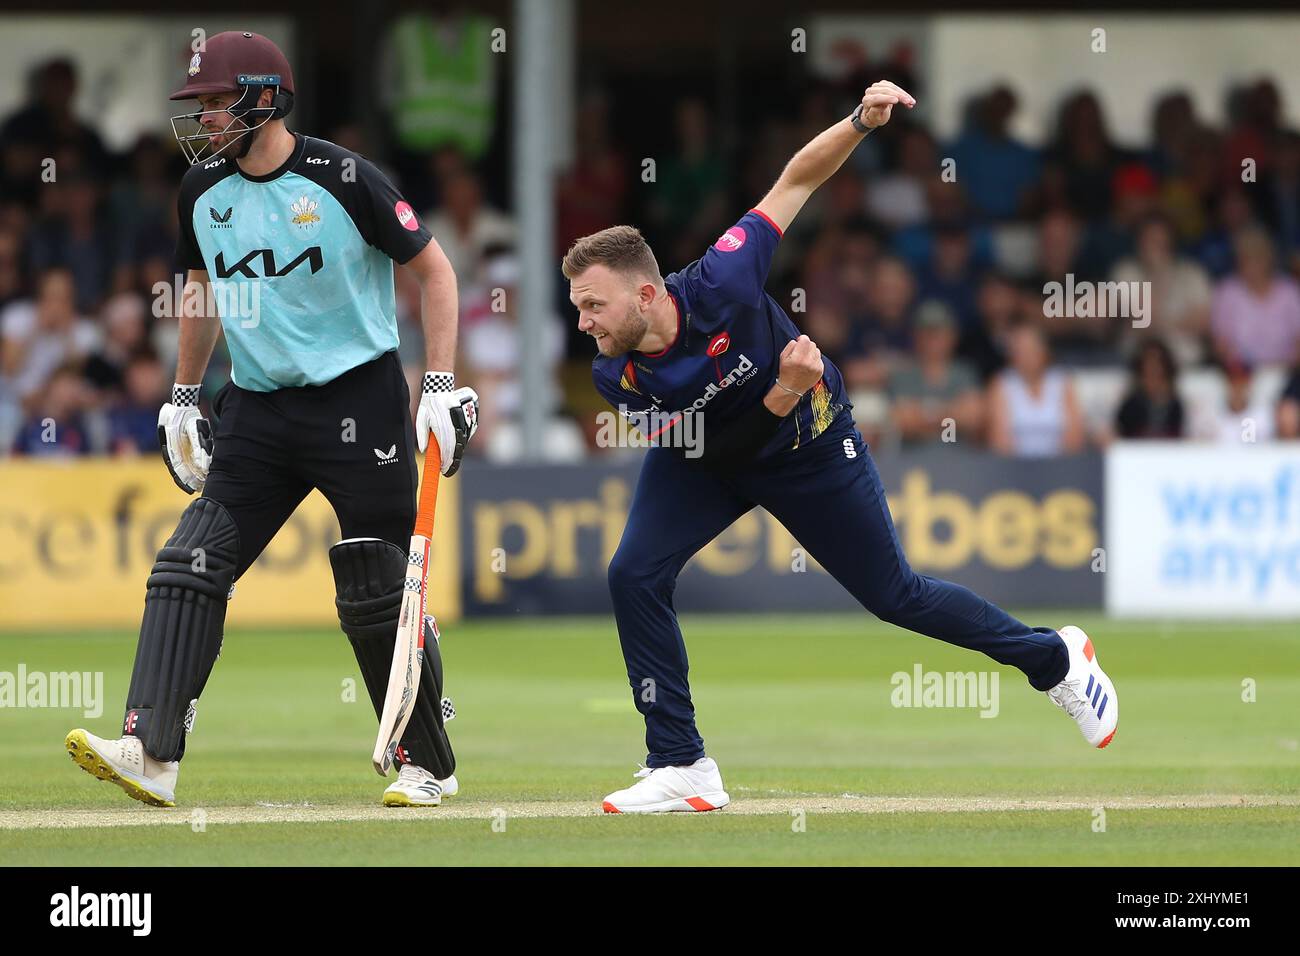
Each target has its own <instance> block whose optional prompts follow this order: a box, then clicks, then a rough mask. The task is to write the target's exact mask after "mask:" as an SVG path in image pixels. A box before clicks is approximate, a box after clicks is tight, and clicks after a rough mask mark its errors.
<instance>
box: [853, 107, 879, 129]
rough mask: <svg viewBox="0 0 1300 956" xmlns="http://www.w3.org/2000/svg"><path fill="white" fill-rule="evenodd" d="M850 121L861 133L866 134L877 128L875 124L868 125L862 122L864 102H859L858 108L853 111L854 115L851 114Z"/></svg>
mask: <svg viewBox="0 0 1300 956" xmlns="http://www.w3.org/2000/svg"><path fill="white" fill-rule="evenodd" d="M849 122H850V123H852V124H853V128H854V129H855V130H857V131H858V132H859V133H862V134H863V135H864V136H865V135H866V134H867V133H870V132H871V131H872V130H873V129H875V127H874V126H867V125H866V124H865V123H863V122H862V104H861V103H859V104H858V108H857V109H855V110H854V111H853V113H852V115H850V116H849Z"/></svg>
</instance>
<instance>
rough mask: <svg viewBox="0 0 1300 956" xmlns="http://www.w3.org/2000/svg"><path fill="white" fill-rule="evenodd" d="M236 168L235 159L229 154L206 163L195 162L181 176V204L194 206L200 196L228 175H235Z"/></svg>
mask: <svg viewBox="0 0 1300 956" xmlns="http://www.w3.org/2000/svg"><path fill="white" fill-rule="evenodd" d="M236 169H237V167H236V166H235V161H234V160H233V159H231V158H229V157H228V156H217V157H216V158H214V159H209V160H208V161H207V162H204V163H195V164H194V165H193V166H191V167H190V168H189V169H187V170H185V175H184V176H182V177H181V187H180V195H179V201H180V204H181V205H182V206H187V207H189V206H193V205H194V204H195V203H196V202H197V201H198V199H199V197H200V196H202V195H203V194H204V193H205V192H207V191H208V190H209V189H211V188H212V187H213V186H215V185H216V184H217V183H219V182H221V180H223V179H225V178H226V177H227V176H230V175H233V174H234V173H235V171H236Z"/></svg>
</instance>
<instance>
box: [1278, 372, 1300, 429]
mask: <svg viewBox="0 0 1300 956" xmlns="http://www.w3.org/2000/svg"><path fill="white" fill-rule="evenodd" d="M1277 437H1278V438H1286V439H1291V440H1294V439H1297V438H1300V364H1297V365H1296V367H1295V368H1294V369H1292V370H1291V379H1290V381H1288V382H1287V383H1286V387H1285V388H1284V389H1282V396H1281V398H1280V399H1279V401H1278V405H1277Z"/></svg>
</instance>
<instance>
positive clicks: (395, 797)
mask: <svg viewBox="0 0 1300 956" xmlns="http://www.w3.org/2000/svg"><path fill="white" fill-rule="evenodd" d="M459 792H460V783H459V782H458V781H457V780H456V775H455V774H452V775H451V776H450V777H448V778H447V779H446V780H439V779H438V778H437V777H435V776H434V775H433V774H431V773H429V771H427V770H425V769H424V768H423V767H417V766H416V765H415V764H413V763H404V764H402V767H401V769H400V770H398V771H397V779H396V780H394V781H393V782H392V783H390V784H389V785H388V789H387V790H385V791H384V806H386V807H436V806H438V805H439V804H441V803H442V798H443V797H452V796H455V795H456V794H457V793H459Z"/></svg>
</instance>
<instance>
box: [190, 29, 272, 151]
mask: <svg viewBox="0 0 1300 956" xmlns="http://www.w3.org/2000/svg"><path fill="white" fill-rule="evenodd" d="M187 73H188V79H187V81H186V83H185V85H184V86H182V87H181V88H180V89H179V90H177V91H176V92H174V93H172V94H171V96H170V97H169V98H170V99H173V100H187V99H195V98H197V97H200V96H209V95H211V94H215V93H238V94H239V98H238V99H237V100H236V101H235V102H234V103H232V104H231V105H230V106H228V107H226V108H225V109H223V110H204V111H201V112H198V113H182V114H180V115H178V116H173V117H172V118H171V122H172V133H173V135H175V137H176V141H177V142H178V143H180V145H181V149H182V151H183V152H184V153H185V156H186V158H187V159H188V160H189V161H190V164H191V165H193V164H194V163H197V162H200V161H202V160H205V159H211V158H212V157H213V156H216V155H217V154H218V153H221V152H223V151H225V150H226V149H227V148H229V147H230V146H233V145H235V144H236V143H239V144H240V145H239V147H238V148H237V149H236V150H235V151H234V155H235V156H243V155H244V154H246V153H247V152H248V148H249V146H251V145H252V142H253V134H254V133H255V131H256V130H257V129H259V128H260V127H262V126H263V125H265V124H266V123H267V122H269V121H270V120H273V119H281V118H283V117H285V116H287V115H288V114H289V111H290V110H292V109H293V72H292V70H290V69H289V61H288V59H286V58H285V55H284V54H283V53H281V52H280V48H279V47H277V46H276V45H275V44H274V43H273V42H271V41H270V40H268V39H267V38H266V37H264V36H261V35H260V34H257V33H241V32H238V31H228V32H226V33H218V34H216V35H215V36H213V37H210V38H209V39H208V41H207V43H206V44H205V45H204V48H203V49H202V50H200V51H199V52H198V53H195V54H194V56H192V57H191V58H190V65H189V70H188V71H187ZM267 89H269V90H271V91H272V93H271V105H270V106H258V105H257V104H258V102H259V101H260V99H261V97H262V91H263V90H267ZM216 113H228V114H229V116H230V120H229V122H228V123H227V124H226V125H225V127H224V128H223V129H219V130H209V129H208V128H207V127H206V126H205V125H204V124H203V119H204V117H205V116H211V115H213V114H216ZM254 119H256V120H259V122H257V123H256V124H255V125H254V124H253V123H251V122H250V120H254ZM186 122H189V123H191V124H193V125H192V126H189V127H186V126H184V125H183V124H185V123H186ZM231 132H233V133H234V134H235V135H233V136H230V138H229V139H228V141H227V142H225V143H224V144H223V145H222V146H221V148H220V149H217V150H213V151H211V152H205V149H206V148H207V147H209V146H210V145H211V143H210V140H211V138H212V137H213V136H216V135H222V136H224V135H226V134H228V133H231Z"/></svg>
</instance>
